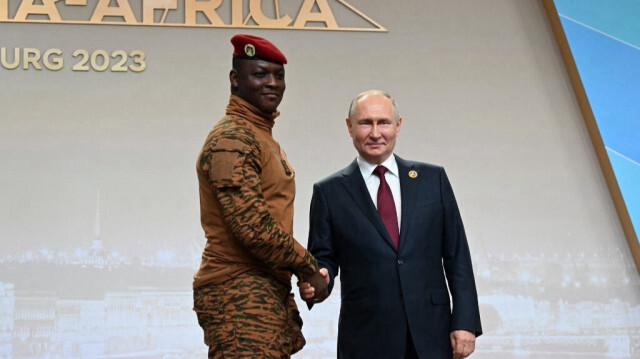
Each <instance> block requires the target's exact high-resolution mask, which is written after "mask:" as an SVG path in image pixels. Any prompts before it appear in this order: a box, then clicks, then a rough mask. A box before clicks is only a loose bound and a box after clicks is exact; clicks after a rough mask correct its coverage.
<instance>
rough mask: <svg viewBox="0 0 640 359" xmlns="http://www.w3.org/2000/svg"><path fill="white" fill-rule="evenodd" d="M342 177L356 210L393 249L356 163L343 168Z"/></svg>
mask: <svg viewBox="0 0 640 359" xmlns="http://www.w3.org/2000/svg"><path fill="white" fill-rule="evenodd" d="M342 175H343V176H344V177H345V180H344V182H342V184H343V186H344V187H345V189H346V190H347V192H348V193H349V195H350V196H351V198H352V199H353V202H354V203H355V204H356V205H357V206H358V208H360V210H361V211H362V213H363V214H364V216H365V218H367V220H368V221H370V222H371V224H373V226H374V227H375V228H376V230H377V231H378V232H379V233H380V235H381V236H382V237H383V238H384V239H385V241H386V242H387V244H389V245H390V246H391V247H392V248H394V249H395V246H394V245H393V242H392V241H391V238H389V234H388V233H387V229H386V228H385V226H384V223H382V220H381V219H380V215H379V214H378V210H377V209H376V206H375V205H374V204H373V201H372V200H371V195H370V194H369V190H368V189H367V185H366V184H365V183H364V178H362V173H361V172H360V168H359V167H358V162H357V161H353V162H352V163H351V164H350V165H349V166H348V167H347V168H345V170H344V171H343V172H342ZM403 197H404V196H403Z"/></svg>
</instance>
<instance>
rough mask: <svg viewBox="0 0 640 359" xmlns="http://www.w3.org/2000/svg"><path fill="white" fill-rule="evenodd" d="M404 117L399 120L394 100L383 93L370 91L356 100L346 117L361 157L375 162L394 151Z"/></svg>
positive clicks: (385, 157)
mask: <svg viewBox="0 0 640 359" xmlns="http://www.w3.org/2000/svg"><path fill="white" fill-rule="evenodd" d="M401 124H402V118H398V121H396V115H395V112H394V109H393V104H392V103H391V100H389V99H388V98H386V97H385V96H383V95H378V94H372V95H367V96H365V97H363V98H361V99H360V100H358V102H356V104H355V108H354V111H353V116H352V118H350V119H349V118H347V127H348V128H349V134H350V135H351V138H352V139H353V145H354V146H355V148H356V150H358V153H359V154H360V156H362V158H364V159H365V160H366V161H367V162H369V163H373V164H380V163H382V162H384V161H385V160H386V159H387V158H388V157H389V156H390V155H391V153H393V148H394V147H395V145H396V137H397V136H398V134H399V133H400V125H401Z"/></svg>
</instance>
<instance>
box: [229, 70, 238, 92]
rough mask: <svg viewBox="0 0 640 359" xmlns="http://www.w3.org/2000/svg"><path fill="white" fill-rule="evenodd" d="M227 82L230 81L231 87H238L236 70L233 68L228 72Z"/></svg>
mask: <svg viewBox="0 0 640 359" xmlns="http://www.w3.org/2000/svg"><path fill="white" fill-rule="evenodd" d="M229 83H231V88H234V89H237V88H238V71H236V70H235V69H234V70H231V71H230V72H229Z"/></svg>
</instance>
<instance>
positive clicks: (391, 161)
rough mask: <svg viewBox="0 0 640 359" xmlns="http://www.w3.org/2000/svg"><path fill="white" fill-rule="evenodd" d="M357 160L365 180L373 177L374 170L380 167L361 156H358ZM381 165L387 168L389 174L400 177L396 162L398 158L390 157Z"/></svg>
mask: <svg viewBox="0 0 640 359" xmlns="http://www.w3.org/2000/svg"><path fill="white" fill-rule="evenodd" d="M356 160H357V162H358V167H360V172H362V177H364V179H365V180H366V179H367V178H369V177H371V175H372V174H373V170H375V169H376V167H378V165H376V164H372V163H369V162H367V161H366V160H365V159H364V158H362V156H360V155H358V158H357V159H356ZM380 165H382V166H385V167H386V168H387V172H388V173H390V174H392V175H394V176H396V177H398V163H397V162H396V156H394V155H393V154H391V156H389V158H387V159H386V160H385V161H384V162H382V163H381V164H380Z"/></svg>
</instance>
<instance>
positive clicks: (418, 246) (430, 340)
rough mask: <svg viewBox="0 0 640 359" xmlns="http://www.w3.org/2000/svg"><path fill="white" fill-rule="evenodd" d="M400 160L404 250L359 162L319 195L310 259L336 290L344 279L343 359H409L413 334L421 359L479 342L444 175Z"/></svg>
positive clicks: (461, 239)
mask: <svg viewBox="0 0 640 359" xmlns="http://www.w3.org/2000/svg"><path fill="white" fill-rule="evenodd" d="M396 160H397V163H398V170H399V177H400V190H401V196H402V219H401V224H400V225H401V229H400V245H399V248H398V250H396V249H395V247H394V246H393V244H392V242H391V239H390V238H389V235H388V234H387V232H386V229H385V227H384V224H383V223H382V220H381V219H380V216H379V215H378V212H377V210H376V208H375V206H374V204H373V201H372V200H371V196H370V195H369V192H368V191H367V188H366V185H365V183H364V180H363V178H362V174H361V173H360V169H359V168H358V164H357V162H356V161H354V162H353V163H351V164H350V165H349V166H348V167H346V168H345V169H343V170H341V171H339V172H337V173H335V174H333V175H331V176H329V177H327V178H325V179H323V180H322V181H320V182H318V183H316V184H315V185H314V187H313V198H312V200H311V212H310V224H309V225H310V229H309V244H308V246H309V250H310V251H311V253H312V254H313V255H314V256H315V257H316V258H317V260H318V264H319V265H320V267H325V268H327V269H328V270H329V274H330V276H331V284H330V289H332V288H333V283H334V278H335V276H337V275H338V270H341V271H342V272H341V274H340V282H341V294H342V301H341V302H342V304H341V308H340V319H339V324H338V357H339V358H343V359H354V358H363V359H371V358H385V359H386V358H404V351H405V347H406V341H407V335H408V332H407V330H408V329H409V330H410V333H411V336H412V338H413V341H414V345H415V347H416V351H417V353H418V355H419V356H420V357H421V358H428V359H439V358H451V356H452V351H451V342H450V339H449V333H450V332H451V331H453V330H457V329H465V330H468V331H471V332H475V333H476V335H480V334H481V333H482V328H481V326H480V313H479V310H478V299H477V293H476V286H475V281H474V277H473V269H472V266H471V256H470V254H469V246H468V244H467V239H466V236H465V233H464V228H463V225H462V219H461V217H460V213H459V211H458V206H457V204H456V200H455V197H454V195H453V191H452V189H451V185H450V184H449V180H448V179H447V176H446V174H445V172H444V169H443V168H442V167H438V166H433V165H429V164H425V163H419V162H412V161H405V160H403V159H401V158H400V157H398V156H396ZM411 170H414V171H416V172H417V177H415V178H411V177H410V176H409V172H410V171H411ZM447 286H448V288H449V290H450V293H451V301H452V302H453V303H452V304H453V306H452V307H453V308H452V309H451V302H450V299H449V298H450V297H449V292H448V291H447Z"/></svg>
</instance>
